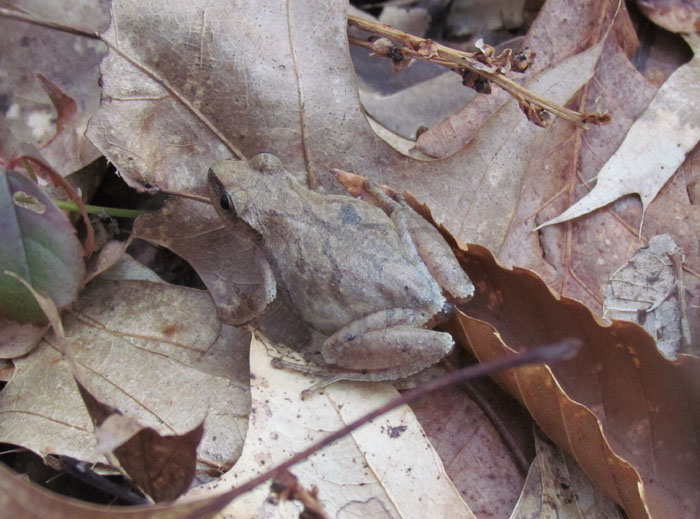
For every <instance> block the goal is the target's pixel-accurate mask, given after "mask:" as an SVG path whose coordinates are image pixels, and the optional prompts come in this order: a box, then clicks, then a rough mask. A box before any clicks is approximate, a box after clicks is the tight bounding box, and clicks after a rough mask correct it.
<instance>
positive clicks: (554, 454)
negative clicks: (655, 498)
mask: <svg viewBox="0 0 700 519" xmlns="http://www.w3.org/2000/svg"><path fill="white" fill-rule="evenodd" d="M535 445H536V448H537V457H536V458H535V460H534V461H533V462H532V466H531V467H530V471H529V472H528V474H527V481H525V487H524V488H523V492H522V495H521V496H520V499H519V500H518V503H517V504H516V505H515V510H513V513H512V514H511V516H510V519H622V515H621V514H620V512H619V511H618V509H617V507H616V506H615V503H613V502H612V501H611V500H610V498H608V497H607V496H605V495H603V494H602V493H601V492H600V490H598V489H597V488H595V487H594V486H593V485H592V484H591V482H590V480H589V479H588V478H587V477H586V475H585V474H584V473H583V472H582V471H581V468H580V467H579V466H578V465H577V464H576V462H575V461H574V460H573V459H572V458H571V456H569V455H567V454H566V453H565V452H563V451H562V450H561V449H559V448H557V447H556V446H553V445H550V444H548V443H547V441H546V440H544V439H543V438H540V435H539V434H535Z"/></svg>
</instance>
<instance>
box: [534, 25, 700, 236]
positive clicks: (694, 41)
mask: <svg viewBox="0 0 700 519" xmlns="http://www.w3.org/2000/svg"><path fill="white" fill-rule="evenodd" d="M686 41H688V43H689V44H690V45H691V47H693V49H694V50H695V52H696V55H695V57H694V58H693V59H692V60H691V61H690V62H689V63H687V64H685V65H683V66H681V67H680V68H678V69H677V70H676V71H675V72H674V73H673V74H672V75H671V77H669V78H668V80H667V81H666V82H665V83H664V84H663V85H662V86H661V88H660V89H659V91H658V92H657V93H656V95H655V96H654V98H653V99H652V101H651V103H649V106H648V107H647V109H646V111H645V112H644V113H643V114H642V115H641V116H640V117H639V118H638V119H637V120H636V121H635V123H634V124H633V125H632V127H631V128H630V129H629V131H628V132H627V135H626V137H625V140H624V141H623V142H622V144H621V145H620V147H619V148H618V150H617V151H616V152H615V154H614V155H613V156H612V157H611V158H610V160H608V162H606V163H605V165H604V166H603V168H602V169H601V170H600V172H599V173H598V175H597V177H596V178H597V181H596V185H595V187H594V188H593V189H592V190H591V192H590V193H589V194H587V195H586V196H584V197H583V198H582V199H580V200H579V201H578V202H576V203H575V204H574V205H572V206H571V207H569V208H568V209H567V210H566V211H564V213H562V214H561V215H559V216H557V217H556V218H553V219H551V220H548V221H547V222H545V223H543V224H541V225H540V226H539V227H544V226H546V225H553V224H556V223H561V222H565V221H567V220H571V219H573V218H577V217H579V216H581V215H583V214H586V213H590V212H592V211H595V210H596V209H599V208H601V207H604V206H606V205H608V204H609V203H611V202H614V201H615V200H617V199H618V198H620V197H623V196H625V195H629V194H638V195H639V197H640V198H641V199H642V206H643V209H644V210H646V209H647V207H648V206H649V204H650V203H651V201H652V200H653V199H654V198H655V197H656V195H657V194H658V193H659V191H660V190H661V188H662V187H663V185H664V184H665V183H666V182H667V181H668V179H669V178H671V176H672V175H673V174H674V173H675V171H676V170H677V169H678V167H679V166H680V165H681V164H682V163H683V161H685V158H686V155H687V154H688V153H689V152H690V151H691V150H692V149H693V148H694V147H695V145H696V144H697V143H698V140H699V139H700V104H699V102H698V99H700V55H699V54H697V51H698V49H700V36H697V35H692V36H687V37H686Z"/></svg>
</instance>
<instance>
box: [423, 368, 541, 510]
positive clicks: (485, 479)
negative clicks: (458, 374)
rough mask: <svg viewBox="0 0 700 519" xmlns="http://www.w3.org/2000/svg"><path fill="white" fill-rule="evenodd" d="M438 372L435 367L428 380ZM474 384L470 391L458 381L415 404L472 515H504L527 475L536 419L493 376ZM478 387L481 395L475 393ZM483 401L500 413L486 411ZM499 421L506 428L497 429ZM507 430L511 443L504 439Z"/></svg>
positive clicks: (515, 499) (424, 426)
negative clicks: (501, 388) (478, 397)
mask: <svg viewBox="0 0 700 519" xmlns="http://www.w3.org/2000/svg"><path fill="white" fill-rule="evenodd" d="M440 374H442V373H439V372H438V373H432V374H431V375H432V376H428V377H426V380H431V379H432V378H435V377H436V376H438V375H440ZM470 386H471V387H472V391H469V392H467V391H465V389H464V387H463V386H460V387H454V388H448V389H446V390H443V391H440V392H438V393H434V394H431V395H427V396H425V397H424V398H422V399H421V400H419V401H418V402H416V403H413V404H411V409H413V412H414V413H415V414H416V417H417V418H418V421H419V422H420V423H421V425H422V426H423V429H424V430H425V433H426V434H427V436H428V438H429V439H430V443H431V444H432V445H433V447H434V448H435V450H436V451H437V453H438V454H439V455H440V458H441V459H442V460H443V463H444V464H445V472H446V473H447V475H448V476H449V477H450V479H451V480H452V482H453V483H454V485H455V487H457V489H458V490H459V492H460V493H461V495H462V498H463V499H464V501H465V502H466V503H468V504H469V508H471V510H472V511H473V512H474V515H476V516H477V517H478V518H479V519H489V518H492V519H500V518H502V517H507V516H508V514H510V512H511V511H512V510H513V506H514V505H515V503H516V501H517V499H518V496H519V495H520V492H521V489H522V486H523V483H524V481H525V472H526V470H527V467H528V464H529V460H528V458H527V457H526V456H527V455H529V456H530V457H531V456H532V455H531V453H530V451H531V450H532V445H531V444H532V420H531V419H530V417H529V415H528V414H527V413H526V412H524V410H523V408H522V407H521V406H520V405H519V404H517V403H516V402H515V401H513V400H512V399H511V398H510V397H508V396H507V395H505V393H504V392H503V391H501V390H500V388H497V387H493V386H495V384H494V383H493V382H492V381H485V380H475V381H472V382H470ZM474 391H478V392H479V396H480V397H481V398H480V399H479V400H476V399H472V394H473V392H474ZM506 398H507V399H508V401H506ZM484 404H485V405H484ZM485 406H488V408H489V410H490V411H491V412H493V413H496V416H495V417H493V415H492V414H490V415H488V416H487V415H486V414H484V409H483V408H484V407H485ZM494 418H495V420H494V421H492V419H494ZM496 422H498V423H499V425H500V426H501V427H502V428H504V429H505V431H503V430H502V429H501V428H499V429H498V430H497V429H496V428H495V427H494V423H496ZM503 432H505V433H506V434H507V436H508V438H509V440H510V441H511V442H512V443H511V444H507V443H505V441H504V439H503V437H502V436H501V433H503ZM512 448H515V449H518V452H517V454H520V458H522V459H518V458H516V453H514V452H513V450H512ZM521 464H522V465H524V466H523V467H521Z"/></svg>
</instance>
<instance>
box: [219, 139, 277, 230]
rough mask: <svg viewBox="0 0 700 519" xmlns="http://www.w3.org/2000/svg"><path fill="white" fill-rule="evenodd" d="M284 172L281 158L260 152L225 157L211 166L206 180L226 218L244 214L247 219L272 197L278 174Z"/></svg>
mask: <svg viewBox="0 0 700 519" xmlns="http://www.w3.org/2000/svg"><path fill="white" fill-rule="evenodd" d="M284 172H285V169H284V166H283V165H282V163H281V162H280V160H279V159H278V158H277V157H275V156H274V155H272V154H270V153H261V154H260V155H256V156H255V157H253V158H252V159H250V160H247V161H246V160H233V159H226V160H221V161H219V162H216V163H215V164H213V165H212V166H211V167H210V168H209V173H208V175H207V183H208V185H209V196H210V199H211V202H212V204H213V205H214V208H215V209H216V211H217V212H218V213H219V215H220V216H221V217H222V218H224V219H237V218H242V219H243V220H245V221H248V223H252V222H250V221H249V220H250V219H251V218H254V215H255V214H256V213H257V212H258V211H259V210H260V209H262V207H261V206H262V205H264V203H265V200H266V199H269V198H271V197H270V196H269V195H270V190H271V188H272V187H273V186H274V184H275V182H277V181H278V180H277V179H275V177H276V176H278V175H279V174H282V173H284Z"/></svg>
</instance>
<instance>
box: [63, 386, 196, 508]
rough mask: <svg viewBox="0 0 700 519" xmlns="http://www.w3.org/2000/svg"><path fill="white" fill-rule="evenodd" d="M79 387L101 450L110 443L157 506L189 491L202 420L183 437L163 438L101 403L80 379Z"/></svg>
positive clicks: (110, 449) (130, 473)
mask: <svg viewBox="0 0 700 519" xmlns="http://www.w3.org/2000/svg"><path fill="white" fill-rule="evenodd" d="M76 384H78V389H79V390H80V396H81V397H82V398H83V401H84V402H85V407H87V409H88V412H89V413H90V417H91V418H92V421H93V424H94V425H95V427H96V429H97V437H98V448H99V444H100V443H102V444H103V445H104V444H105V443H106V444H108V446H107V449H108V450H109V451H111V452H113V453H114V456H115V457H116V458H117V460H118V461H119V464H120V465H121V467H122V468H123V469H124V472H126V473H127V474H128V476H129V477H130V478H131V479H132V480H133V481H134V483H136V485H138V487H139V488H141V489H142V490H143V491H144V492H145V493H146V494H148V495H149V496H151V497H152V498H153V500H154V501H155V502H157V503H158V502H161V501H170V500H172V499H175V498H177V497H178V496H180V495H181V494H182V493H184V492H185V491H186V490H187V489H188V488H189V486H190V484H191V483H192V480H193V479H194V475H195V468H196V464H197V446H198V445H199V442H200V441H201V439H202V434H203V433H204V422H203V421H202V422H200V424H199V425H198V426H197V427H195V428H194V429H192V430H191V431H188V432H186V433H184V434H180V435H168V436H162V435H160V434H159V433H158V431H156V430H154V429H151V428H150V427H143V426H141V425H139V424H138V423H137V422H136V420H134V419H133V418H130V417H128V416H124V415H123V414H121V412H119V411H118V410H117V409H115V408H114V407H112V406H109V405H107V404H105V403H103V402H100V401H99V400H98V399H97V398H95V397H94V396H93V395H92V394H91V393H90V392H89V391H88V389H87V388H86V387H85V386H83V385H82V384H81V383H80V382H79V381H78V380H76Z"/></svg>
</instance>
